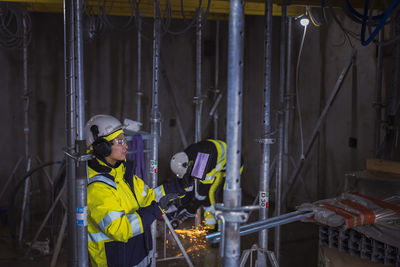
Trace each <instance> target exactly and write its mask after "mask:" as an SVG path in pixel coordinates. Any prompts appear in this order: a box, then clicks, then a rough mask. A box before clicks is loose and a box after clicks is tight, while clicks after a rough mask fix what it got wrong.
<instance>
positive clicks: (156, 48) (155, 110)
mask: <svg viewBox="0 0 400 267" xmlns="http://www.w3.org/2000/svg"><path fill="white" fill-rule="evenodd" d="M159 7H160V1H159V0H154V25H153V28H154V29H153V86H152V98H151V102H152V109H151V118H150V121H151V144H152V149H151V160H150V175H149V177H150V187H152V188H155V187H157V182H158V142H159V132H160V112H159V107H158V89H159V83H158V82H159V76H160V74H159V65H160V9H159ZM151 234H152V239H153V250H154V252H155V251H157V247H156V237H157V222H153V224H152V225H151ZM155 254H156V253H154V254H153V255H154V256H153V259H152V266H156V258H155Z"/></svg>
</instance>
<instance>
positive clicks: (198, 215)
mask: <svg viewBox="0 0 400 267" xmlns="http://www.w3.org/2000/svg"><path fill="white" fill-rule="evenodd" d="M201 31H202V25H201V10H197V23H196V96H195V97H194V102H195V104H196V113H195V116H196V117H195V134H194V142H195V143H197V142H200V140H201V114H202V109H203V98H202V96H201V49H202V48H201ZM194 190H195V192H196V194H197V190H198V181H197V180H196V181H195V182H194ZM200 223H201V208H199V209H197V212H196V216H195V220H194V225H195V227H198V226H199V225H200Z"/></svg>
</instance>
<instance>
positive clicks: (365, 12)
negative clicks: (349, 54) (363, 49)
mask: <svg viewBox="0 0 400 267" xmlns="http://www.w3.org/2000/svg"><path fill="white" fill-rule="evenodd" d="M399 1H400V0H393V1H392V2H391V3H390V6H389V8H388V9H386V11H385V13H384V14H383V18H382V20H381V21H380V22H379V24H378V26H376V28H375V30H374V31H373V32H372V33H371V35H370V36H369V37H368V39H367V40H365V29H366V24H367V17H368V6H369V0H366V1H365V6H364V16H363V19H362V25H361V44H362V45H364V46H366V45H368V44H369V43H370V42H371V41H372V40H373V39H374V38H375V36H376V35H377V34H378V32H379V31H380V29H381V28H382V27H383V25H384V24H385V21H386V20H387V18H388V17H389V15H390V13H392V11H393V9H394V8H395V7H396V5H397V4H398V3H399Z"/></svg>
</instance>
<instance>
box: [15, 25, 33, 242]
mask: <svg viewBox="0 0 400 267" xmlns="http://www.w3.org/2000/svg"><path fill="white" fill-rule="evenodd" d="M27 23H28V22H27V21H26V17H23V24H24V37H23V38H24V39H23V68H24V73H23V75H24V135H25V160H26V172H29V170H30V168H31V158H30V153H31V152H30V142H29V141H30V140H29V139H30V130H29V88H28V32H27V30H28V25H27ZM30 188H31V180H30V178H27V179H26V180H25V185H24V198H23V201H22V209H21V222H20V227H19V235H18V242H21V240H22V236H23V231H24V222H25V221H26V222H28V221H29V217H30V216H29V192H30Z"/></svg>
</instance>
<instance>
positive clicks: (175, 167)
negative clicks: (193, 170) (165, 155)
mask: <svg viewBox="0 0 400 267" xmlns="http://www.w3.org/2000/svg"><path fill="white" fill-rule="evenodd" d="M188 163H189V157H188V155H187V154H186V153H185V152H178V153H176V154H175V155H173V156H172V158H171V162H170V167H171V170H172V172H173V173H175V174H176V176H178V177H179V178H183V175H185V173H186V171H187V168H188Z"/></svg>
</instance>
